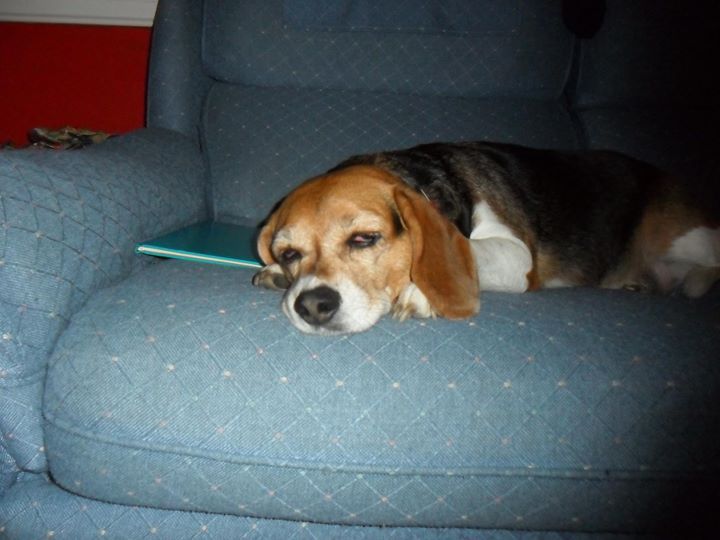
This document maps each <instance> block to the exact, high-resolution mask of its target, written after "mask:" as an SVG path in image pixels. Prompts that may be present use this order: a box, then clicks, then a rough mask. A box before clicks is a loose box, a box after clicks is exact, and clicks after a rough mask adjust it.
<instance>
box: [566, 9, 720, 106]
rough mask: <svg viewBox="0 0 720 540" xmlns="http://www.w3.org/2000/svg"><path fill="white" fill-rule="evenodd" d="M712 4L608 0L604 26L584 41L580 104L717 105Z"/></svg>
mask: <svg viewBox="0 0 720 540" xmlns="http://www.w3.org/2000/svg"><path fill="white" fill-rule="evenodd" d="M711 4H713V3H712V2H684V1H682V0H632V1H628V0H606V5H607V7H606V12H605V17H604V19H605V20H604V21H603V24H602V27H601V28H600V30H599V31H598V32H597V34H596V35H595V36H593V38H592V39H589V40H586V41H584V42H583V47H582V57H581V61H580V73H579V85H578V88H577V104H578V106H580V107H591V106H604V105H614V104H622V105H633V106H636V105H643V104H667V105H671V104H674V105H682V106H684V107H696V106H707V105H708V104H709V103H712V102H714V104H715V105H717V102H718V96H717V92H718V83H717V76H716V75H715V73H714V71H716V65H717V63H718V62H720V56H719V54H720V35H718V30H720V19H719V17H720V5H718V7H715V8H713V7H712V5H711ZM715 4H717V3H715Z"/></svg>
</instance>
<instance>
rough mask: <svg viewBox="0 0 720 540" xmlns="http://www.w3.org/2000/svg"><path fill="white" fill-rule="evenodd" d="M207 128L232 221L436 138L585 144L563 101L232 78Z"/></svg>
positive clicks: (211, 109)
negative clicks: (370, 155)
mask: <svg viewBox="0 0 720 540" xmlns="http://www.w3.org/2000/svg"><path fill="white" fill-rule="evenodd" d="M204 133H205V137H206V146H207V148H208V158H209V161H210V167H211V169H212V171H213V197H214V201H215V211H216V213H217V215H218V218H219V219H221V220H226V221H244V220H245V219H247V218H253V219H254V220H255V221H260V220H261V219H263V218H264V217H265V216H266V215H267V213H268V212H269V210H270V209H271V208H272V206H273V205H274V204H275V202H277V200H278V198H279V197H281V196H282V194H284V193H287V192H288V191H289V190H290V189H292V188H293V187H295V186H296V185H298V184H299V183H300V182H301V181H302V180H305V179H306V178H309V177H310V176H314V175H316V174H321V173H323V172H325V171H326V170H328V169H330V168H331V167H333V166H334V165H336V164H337V163H339V162H340V161H342V160H343V159H345V158H347V157H349V156H351V155H354V154H360V153H364V152H371V151H379V150H387V149H388V148H404V147H408V146H413V145H415V144H419V143H422V142H432V141H455V140H482V139H488V140H496V141H504V142H511V143H518V144H527V145H531V146H537V147H554V148H575V147H577V144H578V142H577V136H576V135H577V133H576V130H575V128H574V126H573V123H572V120H571V116H570V115H569V113H568V112H567V110H566V109H565V108H564V107H563V106H562V105H560V104H559V103H557V102H554V101H524V100H516V99H464V98H453V97H443V98H439V97H426V96H407V95H401V94H392V93H380V92H361V91H350V90H308V89H293V88H274V89H267V88H254V87H244V86H236V85H228V84H216V85H214V86H213V88H212V89H211V91H210V95H209V97H208V103H207V110H206V115H205V119H204ZM259 140H260V141H262V144H258V143H257V141H259ZM240 193H242V196H238V194H240Z"/></svg>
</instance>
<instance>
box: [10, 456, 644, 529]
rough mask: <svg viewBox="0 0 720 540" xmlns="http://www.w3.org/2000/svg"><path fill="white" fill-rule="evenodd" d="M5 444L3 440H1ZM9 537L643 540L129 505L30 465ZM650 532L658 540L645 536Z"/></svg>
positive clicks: (15, 490)
mask: <svg viewBox="0 0 720 540" xmlns="http://www.w3.org/2000/svg"><path fill="white" fill-rule="evenodd" d="M0 450H1V448H0ZM0 533H1V534H3V538H8V539H26V538H36V539H40V538H44V539H47V538H52V539H53V540H97V539H98V538H111V539H124V540H135V539H139V538H156V539H161V540H197V539H198V538H202V540H229V539H235V538H246V537H255V538H293V539H309V540H314V539H324V538H342V539H345V540H385V539H387V538H388V537H389V536H392V538H393V539H394V540H467V539H468V538H469V537H470V536H471V537H472V539H473V540H637V539H636V537H635V536H625V535H622V536H618V535H615V534H609V533H608V534H587V535H578V534H575V533H559V532H544V533H543V532H538V531H499V530H495V529H491V530H477V529H474V530H472V531H468V530H467V529H439V528H419V527H401V528H395V529H393V530H392V532H390V531H388V530H387V529H384V528H382V527H352V526H345V525H323V524H319V523H308V522H304V521H303V522H300V521H283V520H279V519H263V518H251V517H238V516H228V515H218V514H215V515H213V514H205V513H202V512H184V511H181V510H162V509H157V508H144V507H140V506H123V505H118V504H112V503H107V502H103V501H97V500H93V499H86V498H83V497H78V496H77V495H75V494H72V493H68V492H67V491H65V490H63V489H60V488H59V487H58V486H57V485H55V484H53V483H52V482H50V481H49V480H48V479H47V478H46V477H45V476H43V475H39V474H27V473H24V474H22V475H21V476H20V478H18V481H17V483H16V484H15V485H14V486H13V487H12V488H11V489H10V490H9V491H8V492H7V493H6V494H5V498H4V499H3V500H2V504H0ZM645 540H652V539H650V538H646V539H645Z"/></svg>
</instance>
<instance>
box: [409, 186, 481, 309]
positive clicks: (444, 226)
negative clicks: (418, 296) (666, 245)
mask: <svg viewBox="0 0 720 540" xmlns="http://www.w3.org/2000/svg"><path fill="white" fill-rule="evenodd" d="M395 204H396V206H397V209H398V212H399V213H400V217H401V219H402V221H403V224H404V226H405V228H406V230H407V233H408V234H409V235H410V243H411V245H412V263H411V264H412V266H411V268H410V279H411V280H412V281H413V283H415V285H416V286H417V287H418V288H419V289H420V290H421V291H422V292H423V294H424V295H425V296H426V298H427V299H428V301H429V302H430V305H431V306H432V307H433V309H434V310H435V311H436V312H437V313H438V314H439V315H441V316H443V317H446V318H448V319H462V318H465V317H470V316H471V315H474V314H475V313H477V312H478V309H479V307H480V300H479V294H480V287H479V285H478V279H477V272H476V269H475V261H474V259H473V255H472V249H471V248H470V241H469V240H468V239H467V238H466V237H464V236H463V235H462V234H461V233H460V231H459V230H458V229H457V227H456V226H455V225H454V224H453V223H452V222H451V221H449V220H448V219H446V218H445V217H443V216H442V215H441V214H440V212H439V211H438V210H437V209H436V208H435V207H434V206H433V205H432V204H431V203H430V202H429V201H428V200H427V199H425V198H423V196H422V195H419V194H418V193H416V192H415V191H412V190H410V189H408V188H404V187H400V188H398V189H397V190H396V192H395Z"/></svg>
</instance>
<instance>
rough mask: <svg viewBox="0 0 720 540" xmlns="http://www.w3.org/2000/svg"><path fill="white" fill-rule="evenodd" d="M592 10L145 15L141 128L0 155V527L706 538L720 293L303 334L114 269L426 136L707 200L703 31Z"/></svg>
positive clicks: (224, 298) (234, 299) (229, 297)
mask: <svg viewBox="0 0 720 540" xmlns="http://www.w3.org/2000/svg"><path fill="white" fill-rule="evenodd" d="M606 4H607V5H606V6H605V2H602V1H591V2H578V1H574V2H573V1H566V2H564V3H562V4H561V2H559V1H556V2H550V1H542V0H538V1H535V0H522V1H518V2H508V1H506V0H474V1H467V2H462V1H457V2H445V1H440V0H404V1H400V0H398V1H387V2H373V1H370V0H342V1H341V0H338V1H333V2H329V1H325V0H245V1H242V2H240V1H238V2H222V1H220V0H204V1H202V0H172V1H170V0H168V1H165V0H161V1H160V5H159V8H158V14H157V18H156V23H155V29H154V35H153V44H152V57H151V66H150V80H149V95H148V122H147V123H148V127H147V128H146V129H142V130H139V131H136V132H134V133H130V134H127V135H124V136H120V137H116V138H113V139H111V140H109V141H108V142H106V143H103V144H100V145H97V146H93V147H88V148H86V149H83V150H78V151H66V152H52V151H44V150H37V149H27V150H7V151H4V152H2V153H0V538H10V539H31V538H37V539H45V538H55V539H60V538H68V539H85V538H99V537H106V538H130V539H135V538H164V539H165V538H166V539H186V538H187V539H190V538H217V539H225V538H240V537H244V536H259V537H270V538H283V537H292V538H326V537H329V538H335V537H342V538H385V537H393V538H481V539H486V538H499V539H511V538H512V539H523V540H525V539H531V538H532V539H543V540H545V539H553V540H554V539H559V538H588V539H596V538H626V537H627V538H630V537H636V536H640V535H648V537H656V536H657V537H660V536H670V537H683V538H688V537H691V536H692V535H694V534H698V535H701V534H702V533H703V532H704V531H705V530H706V529H705V527H706V526H709V525H710V524H711V521H710V518H711V517H712V511H713V505H712V502H713V495H714V494H715V492H716V491H717V480H718V469H719V465H720V445H719V444H718V442H717V433H718V431H720V410H719V407H718V395H719V394H718V391H719V390H720V363H719V362H718V359H720V316H719V314H720V309H719V308H720V295H718V294H717V292H714V293H711V294H710V295H709V296H707V297H705V298H703V299H701V300H698V301H690V300H687V299H685V298H683V297H680V296H674V295H673V296H667V297H663V296H654V295H647V294H640V293H631V292H625V291H608V290H593V289H587V290H583V289H573V290H548V291H541V292H537V293H530V294H525V295H510V294H491V293H487V294H483V296H482V309H481V313H480V314H479V315H478V316H477V317H475V318H473V319H471V320H466V321H461V322H450V321H445V320H423V321H408V322H404V323H399V322H397V321H393V320H389V319H385V320H382V321H381V322H380V323H379V324H378V325H377V326H376V327H374V328H373V329H371V330H370V331H368V332H365V333H361V334H356V335H349V336H342V337H334V338H319V337H313V336H307V335H303V334H300V333H298V331H296V330H295V329H294V328H293V327H292V326H291V325H290V324H289V322H288V321H287V320H286V319H285V317H284V316H283V315H282V313H281V311H280V309H279V302H280V297H279V296H278V295H277V294H276V293H273V292H270V291H266V290H260V289H256V288H253V287H252V286H251V284H250V279H251V276H252V272H251V271H249V270H238V269H228V268H222V267H215V266H203V265H196V264H192V263H186V262H179V261H157V260H153V259H151V258H144V257H140V256H137V255H134V254H133V245H134V243H135V242H137V241H140V240H143V239H147V238H149V237H152V236H155V235H157V234H160V233H164V232H168V231H171V230H173V229H176V228H179V227H181V226H184V225H187V224H190V223H193V222H196V221H199V220H201V219H205V218H208V217H214V218H216V219H220V220H224V221H233V222H241V221H242V222H247V221H248V220H250V221H255V222H257V221H259V220H260V219H262V218H263V217H264V215H265V214H266V213H267V211H268V210H269V209H270V208H271V206H272V205H273V203H274V202H275V201H277V200H278V199H279V198H280V197H281V196H282V195H283V194H284V193H285V192H286V191H287V190H289V189H290V188H292V187H293V186H294V185H296V184H297V183H298V182H299V181H300V180H302V179H304V178H306V177H308V176H310V175H313V174H316V173H319V172H322V171H324V170H326V169H328V168H329V167H331V166H332V165H333V164H335V163H336V162H338V161H340V160H341V159H342V158H344V157H347V156H348V155H351V154H357V153H361V152H369V151H374V150H381V149H390V148H399V147H403V146H409V145H413V144H416V143H420V142H430V141H438V140H445V141H449V140H461V139H491V140H498V141H506V142H515V143H521V144H527V145H532V146H538V147H558V148H585V147H591V148H599V147H602V148H612V149H617V150H621V151H625V152H627V153H630V154H632V155H635V156H638V157H640V158H644V159H647V160H650V161H652V162H654V163H657V164H659V165H661V166H663V167H666V168H667V169H668V170H670V171H674V172H678V173H681V174H683V175H685V176H686V177H687V178H688V180H687V181H688V182H690V181H692V182H693V186H696V187H697V189H707V188H708V186H710V187H712V186H713V185H715V184H716V180H717V177H718V172H720V167H718V158H717V143H718V137H717V131H716V125H717V119H718V114H717V111H718V109H717V105H718V102H717V95H718V84H717V82H715V81H714V80H713V78H712V76H713V75H714V74H713V73H712V72H713V71H714V70H713V69H712V68H711V64H712V58H713V55H715V56H714V57H715V58H717V48H715V49H713V48H712V47H713V46H715V47H716V43H717V39H716V38H717V32H718V22H717V18H716V17H715V16H714V14H713V13H712V12H711V11H709V10H708V8H707V7H705V6H703V3H700V2H695V3H693V2H687V3H679V2H673V1H667V2H666V1H663V2H661V1H656V0H645V1H633V2H628V1H625V0H607V2H606ZM708 201H709V202H712V200H711V199H710V198H709V197H708Z"/></svg>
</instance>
